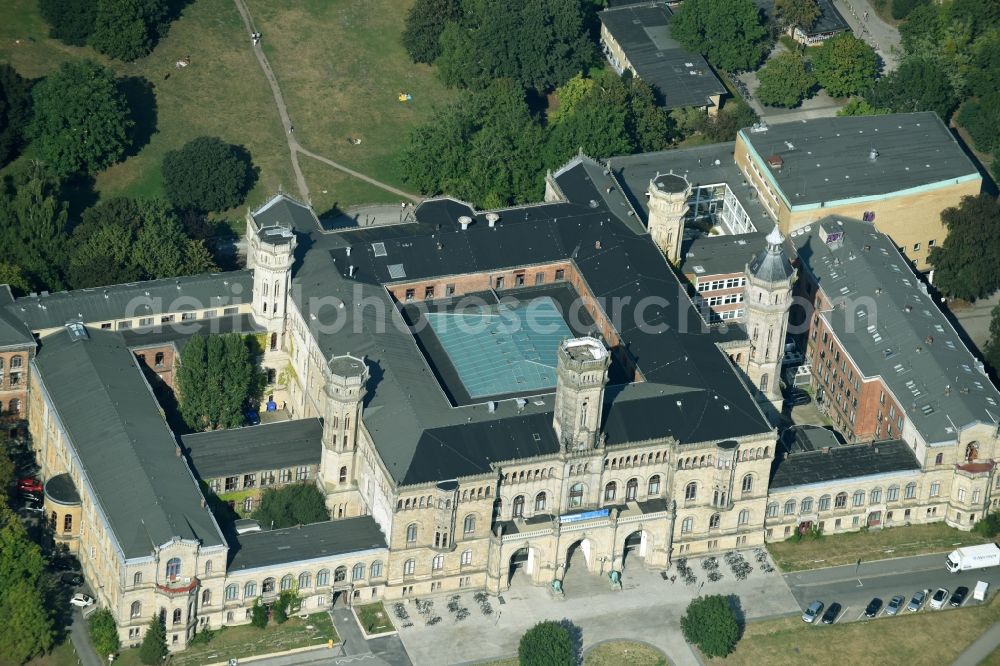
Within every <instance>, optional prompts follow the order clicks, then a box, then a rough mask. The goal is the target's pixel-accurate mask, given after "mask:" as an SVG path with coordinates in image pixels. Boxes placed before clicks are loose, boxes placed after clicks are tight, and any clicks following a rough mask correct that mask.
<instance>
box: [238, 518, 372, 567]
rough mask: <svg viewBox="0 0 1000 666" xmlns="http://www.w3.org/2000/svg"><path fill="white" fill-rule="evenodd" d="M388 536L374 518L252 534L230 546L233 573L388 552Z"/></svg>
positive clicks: (241, 536) (335, 521) (347, 519)
mask: <svg viewBox="0 0 1000 666" xmlns="http://www.w3.org/2000/svg"><path fill="white" fill-rule="evenodd" d="M385 548H386V543H385V535H383V534H382V529H381V528H380V527H379V526H378V523H376V522H375V519H374V518H372V517H371V516H360V517H358V518H346V519H344V520H332V521H330V522H326V523H313V524H311V525H299V526H298V527H288V528H285V529H280V530H270V531H263V532H248V533H246V534H240V535H237V536H236V537H234V542H233V543H232V544H230V546H229V566H228V567H227V570H228V571H229V572H237V571H243V570H245V569H256V568H258V567H268V566H275V565H279V564H290V563H292V562H301V561H303V560H312V559H316V558H320V557H332V556H337V555H348V554H350V553H360V552H363V551H368V550H376V549H385Z"/></svg>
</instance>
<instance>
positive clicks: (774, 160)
mask: <svg viewBox="0 0 1000 666" xmlns="http://www.w3.org/2000/svg"><path fill="white" fill-rule="evenodd" d="M767 165H768V166H769V167H771V168H772V169H775V170H779V171H780V170H781V167H783V166H784V165H785V160H783V159H781V155H777V154H775V155H771V156H770V157H768V158H767Z"/></svg>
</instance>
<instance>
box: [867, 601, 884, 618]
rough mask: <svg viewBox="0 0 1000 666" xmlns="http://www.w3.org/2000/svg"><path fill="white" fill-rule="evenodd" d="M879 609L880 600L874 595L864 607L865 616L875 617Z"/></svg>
mask: <svg viewBox="0 0 1000 666" xmlns="http://www.w3.org/2000/svg"><path fill="white" fill-rule="evenodd" d="M880 610H882V600H881V599H879V598H878V597H875V598H874V599H872V600H871V601H869V602H868V605H867V606H866V607H865V617H875V616H876V615H878V612H879V611H880Z"/></svg>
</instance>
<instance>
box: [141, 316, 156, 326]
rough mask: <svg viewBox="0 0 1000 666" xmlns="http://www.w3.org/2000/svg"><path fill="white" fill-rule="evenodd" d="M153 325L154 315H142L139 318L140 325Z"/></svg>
mask: <svg viewBox="0 0 1000 666" xmlns="http://www.w3.org/2000/svg"><path fill="white" fill-rule="evenodd" d="M152 325H153V318H152V317H141V318H140V319H139V326H152Z"/></svg>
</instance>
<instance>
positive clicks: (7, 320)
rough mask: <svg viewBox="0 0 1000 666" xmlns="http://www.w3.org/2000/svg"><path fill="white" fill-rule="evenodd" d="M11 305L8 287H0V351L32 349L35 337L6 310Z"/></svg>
mask: <svg viewBox="0 0 1000 666" xmlns="http://www.w3.org/2000/svg"><path fill="white" fill-rule="evenodd" d="M13 303H14V297H13V296H12V295H11V293H10V287H9V286H7V285H5V284H3V285H0V349H11V348H18V347H21V348H23V347H34V346H35V337H34V336H33V335H32V334H31V331H30V330H28V327H27V326H25V325H24V322H23V321H21V320H20V319H18V318H17V317H15V316H14V313H13V312H11V311H10V310H9V309H8V306H10V305H12V304H13Z"/></svg>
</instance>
